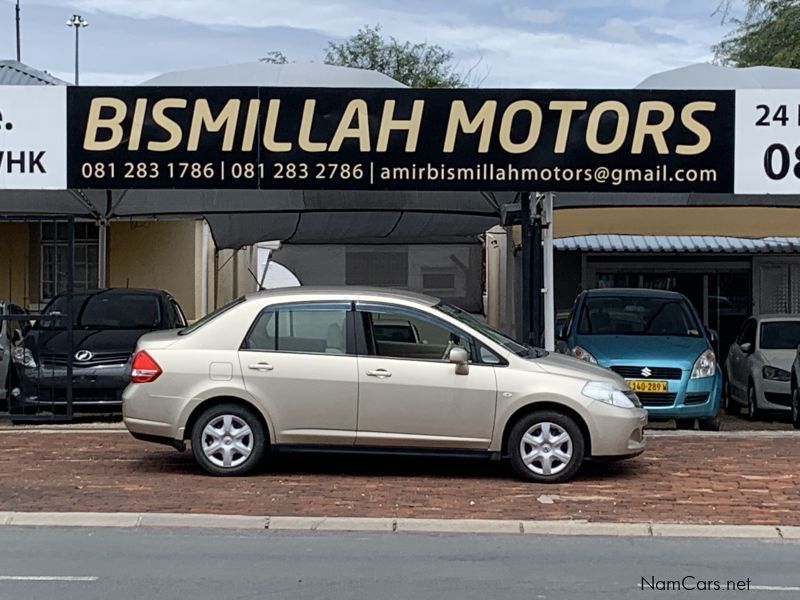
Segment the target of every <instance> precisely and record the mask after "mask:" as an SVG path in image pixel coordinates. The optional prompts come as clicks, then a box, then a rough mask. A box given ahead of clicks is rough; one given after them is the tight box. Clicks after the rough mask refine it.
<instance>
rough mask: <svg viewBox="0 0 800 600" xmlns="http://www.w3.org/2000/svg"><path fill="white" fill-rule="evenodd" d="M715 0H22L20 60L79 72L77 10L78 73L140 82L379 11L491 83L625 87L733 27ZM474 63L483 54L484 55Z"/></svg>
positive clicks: (10, 26)
mask: <svg viewBox="0 0 800 600" xmlns="http://www.w3.org/2000/svg"><path fill="white" fill-rule="evenodd" d="M717 3H718V0H528V1H513V0H438V1H437V0H278V1H272V0H74V1H70V0H66V1H61V2H58V1H56V0H49V1H37V0H21V6H22V60H23V62H25V63H28V64H30V65H31V66H34V67H36V68H38V69H44V70H47V71H49V72H51V73H53V74H54V75H56V76H58V77H61V78H64V79H68V80H71V79H72V76H73V75H72V69H73V60H74V54H73V44H74V33H73V31H72V30H70V29H67V27H66V25H65V21H66V19H67V18H68V17H70V16H71V15H72V14H73V13H74V12H77V13H80V14H81V15H83V16H84V17H85V18H86V19H87V20H88V21H89V23H90V26H89V27H88V28H86V29H82V30H81V83H82V84H100V85H105V84H134V83H140V82H142V81H144V80H146V79H148V78H150V77H153V76H155V75H158V74H161V73H164V72H167V71H175V70H182V69H191V68H197V67H207V66H214V65H225V64H235V63H241V62H248V61H253V60H256V59H258V58H259V57H260V56H263V55H264V54H265V53H267V52H268V51H270V50H281V51H282V52H284V53H285V54H286V55H287V56H288V57H289V58H290V59H292V60H296V61H320V60H321V59H322V56H323V50H324V48H325V46H326V44H327V42H328V40H342V39H344V38H346V37H347V36H349V35H350V34H352V33H354V32H356V31H357V30H358V28H359V27H361V26H362V25H364V24H371V25H374V24H377V23H379V24H380V25H381V26H382V27H383V29H384V32H385V33H386V34H387V35H392V36H395V37H397V38H398V39H400V40H410V41H428V42H432V43H436V44H440V45H441V46H443V47H445V48H447V49H449V50H452V51H453V52H454V53H455V55H456V57H457V60H458V62H459V65H460V66H461V68H462V69H463V70H466V69H468V68H470V67H473V66H474V67H475V68H474V72H475V73H476V74H477V75H478V78H480V79H482V83H481V86H482V87H602V88H617V87H619V88H627V87H632V86H634V85H636V84H637V83H639V82H640V81H641V80H642V79H644V78H645V77H647V76H648V75H651V74H653V73H656V72H659V71H664V70H667V69H672V68H676V67H681V66H684V65H687V64H692V63H696V62H707V61H710V60H711V57H712V53H711V50H710V47H711V45H712V44H714V43H715V42H717V41H719V39H720V38H721V37H723V36H724V35H725V33H726V32H727V31H728V29H729V27H728V25H723V24H722V23H721V19H720V16H719V15H715V14H713V13H714V9H715V8H716V5H717ZM14 56H15V43H14V1H13V0H0V58H14ZM476 65H477V66H476Z"/></svg>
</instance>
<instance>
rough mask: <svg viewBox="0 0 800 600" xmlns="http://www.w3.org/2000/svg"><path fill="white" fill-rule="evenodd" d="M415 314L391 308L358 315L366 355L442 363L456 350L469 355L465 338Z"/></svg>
mask: <svg viewBox="0 0 800 600" xmlns="http://www.w3.org/2000/svg"><path fill="white" fill-rule="evenodd" d="M414 312H415V311H413V310H408V311H406V310H393V309H392V308H390V307H386V308H383V307H381V308H377V307H376V308H372V307H370V309H369V310H363V311H361V312H360V314H361V317H362V320H363V323H364V329H365V332H366V335H367V349H368V352H369V354H370V355H371V356H384V357H387V358H405V359H408V360H436V361H445V362H446V361H447V360H448V356H449V354H450V350H451V349H452V348H453V347H456V346H458V347H461V348H463V349H464V350H466V351H467V353H468V354H469V355H471V354H472V351H471V350H472V340H471V339H470V338H469V337H468V336H466V335H465V334H463V333H461V332H459V331H458V330H457V329H456V328H454V327H449V326H448V325H447V324H445V323H443V322H441V321H438V320H437V319H434V318H433V317H431V318H426V316H425V315H419V316H415V314H414Z"/></svg>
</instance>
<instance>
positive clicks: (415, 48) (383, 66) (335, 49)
mask: <svg viewBox="0 0 800 600" xmlns="http://www.w3.org/2000/svg"><path fill="white" fill-rule="evenodd" d="M324 62H325V63H326V64H328V65H338V66H340V67H355V68H358V69H370V70H373V71H380V72H381V73H383V74H385V75H388V76H389V77H391V78H392V79H396V80H397V81H399V82H400V83H404V84H406V85H408V86H410V87H419V88H436V87H450V88H458V87H466V86H467V84H468V81H467V79H468V77H469V74H466V75H465V74H462V73H460V72H459V71H458V70H457V69H456V67H455V66H454V64H453V53H452V52H449V51H447V50H445V49H444V48H442V47H441V46H439V45H438V44H429V43H428V42H418V43H416V44H412V43H411V42H400V41H398V40H397V39H396V38H394V37H389V38H388V39H387V38H384V37H383V36H382V35H381V27H380V25H376V26H375V27H370V26H369V25H365V26H364V27H362V28H361V29H359V30H358V33H356V34H355V35H353V36H351V37H349V38H348V39H346V40H345V41H343V42H341V43H335V42H328V47H327V49H326V50H325V58H324Z"/></svg>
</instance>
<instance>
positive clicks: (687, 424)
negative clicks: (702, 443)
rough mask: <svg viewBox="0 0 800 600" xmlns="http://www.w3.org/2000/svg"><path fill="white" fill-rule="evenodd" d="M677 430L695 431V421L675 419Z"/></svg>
mask: <svg viewBox="0 0 800 600" xmlns="http://www.w3.org/2000/svg"><path fill="white" fill-rule="evenodd" d="M675 429H694V419H675Z"/></svg>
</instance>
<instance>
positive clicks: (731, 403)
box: [722, 377, 742, 416]
mask: <svg viewBox="0 0 800 600" xmlns="http://www.w3.org/2000/svg"><path fill="white" fill-rule="evenodd" d="M722 408H723V410H724V411H725V414H726V415H731V416H737V415H739V414H740V413H741V412H742V407H741V406H739V403H738V402H736V400H734V399H733V398H731V382H730V380H729V379H728V378H727V377H725V380H724V382H723V384H722Z"/></svg>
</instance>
